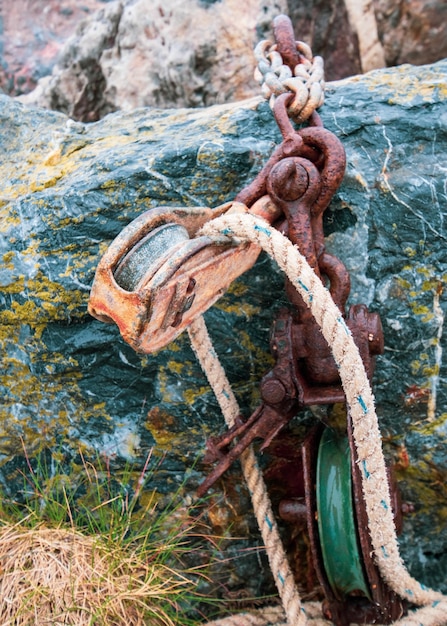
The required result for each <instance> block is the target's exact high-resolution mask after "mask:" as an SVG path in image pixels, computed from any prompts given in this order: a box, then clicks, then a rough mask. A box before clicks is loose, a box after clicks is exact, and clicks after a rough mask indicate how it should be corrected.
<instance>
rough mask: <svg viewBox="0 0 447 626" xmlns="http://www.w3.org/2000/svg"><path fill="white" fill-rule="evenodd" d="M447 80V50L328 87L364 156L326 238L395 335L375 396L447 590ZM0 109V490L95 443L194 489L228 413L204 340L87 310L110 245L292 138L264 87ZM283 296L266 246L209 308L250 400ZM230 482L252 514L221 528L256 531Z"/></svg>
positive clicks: (351, 165)
mask: <svg viewBox="0 0 447 626" xmlns="http://www.w3.org/2000/svg"><path fill="white" fill-rule="evenodd" d="M446 75H447V62H446V61H442V62H439V63H437V64H434V65H432V66H425V67H417V68H416V67H412V66H402V67H398V68H394V69H389V70H380V71H375V72H371V73H369V74H367V75H365V76H358V77H354V78H352V79H348V80H344V81H340V82H338V83H332V84H330V85H329V86H328V89H327V96H326V103H325V105H324V107H323V108H322V109H321V116H322V118H323V121H324V124H325V126H326V127H327V128H328V129H329V130H332V131H333V132H334V133H336V134H337V135H338V136H339V137H340V139H341V140H342V142H343V144H344V146H345V149H346V152H347V159H348V165H347V170H346V176H345V179H344V182H343V184H342V186H341V188H340V190H339V192H338V193H337V195H336V196H335V198H334V201H333V203H332V205H331V207H330V208H329V209H328V211H327V215H326V216H325V228H326V233H327V249H328V250H329V251H330V252H332V253H334V254H336V255H337V256H339V257H340V258H341V259H342V260H343V261H344V263H345V264H346V266H347V267H348V269H349V271H350V272H351V277H352V291H351V302H352V303H360V302H363V303H365V304H367V305H368V306H369V308H370V310H374V311H378V312H379V313H380V314H381V317H382V321H383V326H384V331H385V344H386V348H385V353H384V355H383V356H382V357H380V358H379V359H378V363H377V368H376V375H375V382H374V391H375V395H376V399H377V407H378V414H379V418H380V421H381V426H382V431H383V437H384V446H385V450H386V452H387V456H388V457H389V458H391V459H392V460H393V461H394V462H396V463H397V473H398V477H399V479H400V483H401V488H402V491H403V495H404V499H407V500H409V501H411V502H413V503H414V505H415V512H414V513H412V514H411V515H409V516H408V517H407V518H406V521H405V530H404V534H403V536H402V539H401V545H402V552H403V556H404V558H405V560H406V562H407V564H408V566H409V568H410V570H411V571H412V573H414V575H415V576H417V577H418V578H419V579H420V580H421V581H422V582H424V583H425V584H429V585H434V586H436V587H437V588H439V589H443V590H444V591H447V583H446V579H447V577H446V573H447V487H446V479H447V450H446V447H445V443H446V438H447V394H446V379H447V370H446V364H445V361H446V359H445V357H444V352H445V350H446V348H447V346H446V333H445V332H444V318H445V314H446V309H447V306H446V295H445V293H446V286H447V255H446V252H445V243H446V238H447V229H446V226H445V224H444V220H445V218H446V194H447V165H446V160H445V157H444V155H445V153H446V152H447V133H446V130H447V79H446ZM0 116H1V128H2V133H1V138H2V156H1V157H0V201H1V208H0V342H1V354H2V367H1V373H0V381H1V398H2V400H1V406H0V464H1V467H0V481H1V486H2V489H3V490H4V491H6V492H7V493H10V494H15V493H18V492H19V491H20V489H21V488H22V486H23V480H22V478H21V470H23V468H24V467H25V466H26V465H25V456H24V450H26V454H27V456H28V458H29V459H30V460H31V461H32V460H33V459H35V458H38V457H39V455H42V454H43V455H46V458H49V459H50V460H54V462H55V463H62V464H66V465H67V466H70V464H71V466H72V468H73V467H78V466H79V454H80V453H82V454H83V455H84V456H85V457H87V458H92V459H94V458H95V456H100V457H103V458H106V459H108V460H109V462H110V463H111V466H112V467H113V469H114V471H115V472H116V475H117V476H119V473H120V471H122V469H123V467H124V466H126V465H128V464H131V465H132V466H133V467H135V468H137V470H138V468H141V467H142V465H143V464H144V460H145V459H146V457H147V454H148V451H149V450H150V449H151V448H154V455H155V456H158V457H160V458H161V457H163V458H164V460H163V462H162V463H161V465H160V468H159V470H158V471H157V473H156V476H155V477H154V480H153V482H152V483H151V486H152V487H153V488H154V489H157V490H158V491H159V492H160V493H161V494H166V495H168V496H169V495H170V494H173V493H175V492H177V490H178V488H179V485H181V484H183V482H184V481H185V477H186V480H187V488H185V493H186V491H187V489H191V488H193V487H194V486H196V485H197V484H198V482H199V481H200V479H201V477H202V476H203V468H202V466H201V465H200V462H198V461H199V460H200V456H201V454H202V452H203V449H204V445H205V441H206V438H207V437H208V436H209V435H211V434H216V433H218V432H220V431H221V430H222V424H223V420H222V417H221V415H220V412H219V409H218V407H217V404H216V401H215V399H214V398H213V395H212V393H211V391H210V389H209V387H208V385H207V383H206V381H205V378H204V376H203V374H202V372H201V370H200V367H199V365H198V364H197V362H196V360H195V358H194V355H193V353H192V351H191V348H190V346H189V342H188V339H187V337H186V335H182V336H181V337H180V338H179V339H178V340H176V341H175V342H174V343H173V344H171V345H170V346H168V347H167V348H166V349H165V350H162V351H160V352H159V353H157V354H155V355H150V356H141V355H137V354H136V353H134V352H133V351H132V349H131V348H130V347H128V346H127V345H126V344H125V343H124V342H123V341H122V340H121V338H120V336H119V333H118V330H117V329H116V327H115V326H112V325H106V324H103V323H101V322H99V321H97V320H94V319H92V318H91V317H90V316H89V315H88V313H87V301H88V295H89V288H90V285H91V283H92V280H93V275H94V271H95V267H96V264H97V262H98V260H99V258H100V256H101V254H102V253H103V252H104V251H105V250H106V248H107V246H108V244H109V243H110V241H111V240H112V239H113V238H114V237H115V236H116V235H117V234H118V233H119V232H120V230H121V229H122V228H123V227H124V226H125V225H126V224H127V223H129V222H130V221H131V220H132V219H133V218H135V217H136V216H137V215H139V214H140V213H141V212H142V211H144V210H146V209H148V208H150V207H154V206H158V205H176V206H179V205H180V206H198V205H201V206H203V205H207V206H211V207H214V206H217V205H219V204H221V203H222V202H224V201H226V200H230V199H232V198H233V197H234V196H235V195H236V193H237V191H238V190H240V189H241V188H242V187H243V186H244V185H246V184H247V183H248V182H250V181H251V180H252V178H253V177H254V175H255V173H256V172H257V171H259V169H260V168H261V167H262V164H263V163H264V162H265V160H266V159H267V158H268V156H269V155H270V154H271V151H272V149H273V147H274V144H275V142H278V140H279V134H278V131H277V129H276V127H275V123H274V120H273V117H272V114H271V112H270V109H269V107H268V105H267V103H265V102H264V101H261V100H260V99H253V100H249V101H245V102H242V103H236V104H227V105H223V106H215V107H211V108H207V109H195V110H168V111H166V110H164V111H161V110H155V109H139V110H136V111H134V112H132V113H127V114H124V113H115V114H112V115H110V116H108V117H106V118H105V119H103V120H101V121H99V122H97V123H94V124H90V125H88V124H80V123H75V122H73V121H71V120H69V119H67V118H66V117H65V116H64V115H62V114H59V113H54V112H49V111H46V110H39V109H28V108H25V107H24V106H22V105H21V104H19V103H17V102H15V101H14V100H11V99H9V98H7V97H0ZM283 303H284V295H283V278H282V276H281V275H280V273H279V271H278V270H277V269H276V268H275V267H274V266H273V265H272V263H271V262H270V261H269V260H268V259H267V258H265V257H261V259H260V260H259V261H258V263H257V264H256V266H255V267H254V268H253V269H252V270H251V271H250V272H249V273H248V274H247V275H246V276H244V277H243V278H241V279H240V280H238V281H237V282H236V283H235V284H234V285H233V286H232V287H231V289H230V290H229V292H228V293H227V294H226V295H225V296H224V297H223V298H222V299H221V300H220V301H219V302H218V303H217V304H216V305H215V306H214V307H213V308H212V309H211V310H210V311H209V312H208V313H207V314H206V319H207V322H208V326H209V329H210V332H211V335H212V337H213V340H214V341H215V345H216V350H217V352H218V353H219V355H220V356H221V358H222V362H223V364H224V367H225V369H226V371H227V373H228V376H229V378H230V381H231V382H232V384H233V385H234V390H235V392H236V394H237V396H238V398H239V400H240V402H241V405H242V407H243V409H244V412H245V413H246V414H249V413H250V412H251V410H253V409H254V408H255V407H256V405H257V403H258V401H259V392H258V382H259V380H260V378H261V376H262V375H263V373H264V372H265V371H266V370H267V369H268V368H269V366H270V364H271V360H270V356H269V352H268V334H269V326H270V322H271V319H272V316H273V314H274V312H275V311H276V310H277V309H278V307H279V306H281V304H283ZM300 419H301V418H300V417H298V418H297V421H298V422H299V420H300ZM306 419H307V420H309V418H308V417H306ZM50 465H51V464H50ZM228 485H230V487H231V489H230V487H228V489H227V492H226V497H227V498H228V499H229V500H232V499H233V500H232V502H233V504H232V506H233V509H234V511H235V513H234V515H233V513H232V512H231V511H230V512H229V513H228V512H226V513H224V512H222V514H221V517H220V518H219V520H220V521H216V526H218V525H219V523H220V524H222V527H223V528H225V527H226V526H229V525H230V524H232V525H233V526H232V528H233V529H236V532H237V531H238V529H239V531H241V528H245V529H246V531H247V533H248V532H249V530H250V529H252V528H253V524H252V522H250V523H248V526H244V524H245V523H246V522H245V521H243V520H244V519H245V517H246V516H248V515H249V513H248V512H247V510H244V507H246V506H247V502H246V495H244V494H245V492H244V490H243V488H242V487H241V486H240V480H239V474H238V472H237V470H234V471H233V472H232V473H231V475H230V478H229V479H228ZM235 503H236V504H235ZM238 507H239V508H238ZM233 509H231V510H233ZM222 511H223V509H222ZM217 517H218V516H217ZM217 517H216V519H217ZM222 520H223V521H222ZM247 529H248V530H247ZM241 532H242V531H241ZM244 575H245V574H244ZM261 578H262V577H260V579H261Z"/></svg>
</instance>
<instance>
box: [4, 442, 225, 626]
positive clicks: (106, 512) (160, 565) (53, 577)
mask: <svg viewBox="0 0 447 626" xmlns="http://www.w3.org/2000/svg"><path fill="white" fill-rule="evenodd" d="M80 458H81V464H80V469H81V471H79V472H77V473H76V476H74V475H68V474H66V473H64V472H63V471H62V466H55V465H54V463H53V464H52V465H51V472H49V471H48V469H49V468H48V465H47V464H46V463H45V462H44V460H41V461H40V462H38V463H37V465H36V464H35V463H32V462H31V461H30V460H29V459H27V466H28V471H27V472H26V473H24V474H23V493H22V497H21V499H20V501H19V499H17V500H15V501H11V500H8V499H6V498H3V500H2V504H1V506H0V607H1V609H0V626H6V625H8V626H31V625H33V626H35V625H36V624H39V626H44V625H45V624H48V625H50V624H51V625H52V626H58V625H59V624H61V625H62V624H64V625H66V626H68V625H71V624H73V625H74V624H75V625H77V626H102V625H104V626H118V625H123V626H124V625H126V626H140V625H141V626H143V625H150V626H178V625H179V624H181V625H182V626H194V624H198V623H199V622H200V621H201V617H202V614H201V611H200V607H199V605H202V604H203V603H204V602H207V600H206V599H205V598H204V597H203V596H202V595H201V594H200V593H199V591H198V585H199V583H200V581H202V580H204V578H206V574H205V571H204V569H203V566H202V567H201V566H197V567H192V566H188V565H187V566H185V560H184V558H183V557H184V556H187V558H186V561H187V562H188V563H190V562H191V558H190V557H191V552H192V551H193V550H194V545H195V542H196V541H197V538H198V537H199V538H200V544H201V546H202V549H203V540H204V539H205V540H206V539H207V538H208V539H210V541H211V543H210V545H211V546H212V548H213V547H215V546H214V542H213V541H212V540H211V538H210V537H207V533H206V532H205V531H206V528H204V527H203V526H201V525H200V522H198V520H197V519H193V518H192V517H191V515H190V512H189V510H188V508H187V507H185V506H183V507H181V506H176V505H171V506H165V503H164V505H163V507H161V508H160V510H159V507H158V502H159V500H160V496H159V494H157V493H156V492H155V491H151V490H150V489H148V481H149V479H150V477H151V475H153V472H154V471H155V469H156V467H154V466H153V463H152V460H151V455H150V454H149V455H148V457H147V459H146V462H145V464H144V467H143V469H142V470H141V471H139V472H134V471H133V470H132V469H131V468H128V469H127V470H126V471H125V472H124V474H122V475H121V476H120V477H119V480H117V479H115V478H114V476H113V472H111V470H110V466H109V464H108V462H104V461H100V460H98V462H95V463H94V464H93V463H91V462H88V461H86V460H85V459H84V457H83V456H82V454H81V455H80ZM174 500H175V499H174ZM178 501H179V502H181V501H182V499H181V497H180V496H179V498H178Z"/></svg>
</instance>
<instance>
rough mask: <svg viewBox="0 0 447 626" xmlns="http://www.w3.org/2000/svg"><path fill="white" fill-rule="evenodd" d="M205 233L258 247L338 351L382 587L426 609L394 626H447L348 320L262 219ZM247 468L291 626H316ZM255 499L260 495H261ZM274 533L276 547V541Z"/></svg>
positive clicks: (199, 343)
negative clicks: (393, 492) (409, 524)
mask: <svg viewBox="0 0 447 626" xmlns="http://www.w3.org/2000/svg"><path fill="white" fill-rule="evenodd" d="M200 232H201V234H206V235H208V236H209V237H212V238H214V237H217V238H221V237H222V235H224V236H226V237H228V238H229V239H231V240H236V241H238V242H240V241H241V240H242V241H251V242H253V243H255V244H257V245H259V246H260V247H261V248H262V249H263V250H264V251H265V252H267V254H269V256H270V257H271V258H272V259H273V260H274V261H275V262H276V263H277V264H278V266H279V268H280V269H281V270H282V271H283V272H284V273H285V274H286V276H287V277H288V279H289V280H290V282H291V283H292V284H293V285H294V286H295V289H296V291H297V292H298V293H299V294H300V295H301V296H302V297H303V298H304V300H305V301H306V303H307V304H308V306H309V309H310V311H311V313H312V315H313V317H314V319H315V321H316V322H317V323H318V325H319V326H320V328H321V331H322V334H323V336H324V338H325V339H326V341H327V342H328V344H329V346H330V347H331V349H332V352H333V356H334V359H335V361H336V363H338V364H339V368H340V378H341V381H342V385H343V389H344V391H345V395H346V402H347V404H348V406H349V408H350V413H351V416H352V425H353V437H354V441H355V445H356V448H357V456H358V463H359V465H360V467H361V469H362V472H361V476H362V488H363V495H364V498H365V504H366V510H367V515H368V526H369V532H370V536H371V542H372V546H373V550H374V556H375V559H376V563H377V565H378V567H379V570H380V573H381V575H382V577H383V579H384V580H385V582H386V583H387V584H388V585H389V587H390V588H391V589H393V590H394V591H395V592H396V593H397V594H398V595H400V596H401V597H402V598H406V599H407V600H409V601H410V602H411V603H412V604H415V605H418V606H422V608H420V609H417V610H415V611H411V612H410V613H409V614H408V615H407V616H406V617H403V618H402V619H400V620H398V621H397V622H395V626H397V625H399V626H413V625H414V626H417V625H420V626H442V625H443V624H444V626H445V624H446V623H447V597H446V596H444V595H442V594H441V593H438V592H436V591H433V590H432V589H427V588H425V587H424V586H423V585H422V584H421V583H419V582H418V581H417V580H415V579H414V578H413V577H412V576H411V575H410V574H409V572H408V571H407V569H406V568H405V565H404V563H403V561H402V559H401V556H400V554H399V546H398V542H397V537H396V531H395V526H394V519H393V516H392V507H391V502H390V495H389V489H388V488H387V486H388V478H387V473H386V465H385V459H384V457H383V453H382V446H381V435H380V430H379V424H378V419H377V414H376V411H375V406H374V397H373V395H372V391H371V387H370V384H369V381H368V377H367V374H366V371H365V368H364V365H363V362H362V359H361V357H360V354H359V351H358V348H357V346H356V345H355V343H354V341H353V338H352V335H351V333H347V332H346V325H345V324H344V321H343V319H342V318H341V315H340V310H339V309H338V307H337V305H336V304H335V303H334V301H333V300H332V297H331V295H330V292H329V291H328V289H326V287H325V286H324V285H323V283H322V282H321V280H320V279H319V277H318V276H317V275H316V274H315V272H314V271H313V270H312V268H311V267H310V265H309V264H308V262H307V260H306V259H305V257H304V256H303V255H302V254H301V253H300V252H299V250H298V248H297V247H296V246H294V245H293V244H292V243H291V242H290V241H289V240H288V239H287V238H286V237H285V236H284V235H282V234H281V233H280V232H279V231H277V230H276V229H275V228H273V227H271V226H270V224H268V223H267V222H266V221H265V220H263V219H262V218H259V217H256V216H254V215H250V214H248V213H234V214H231V215H230V214H226V215H221V216H220V217H217V218H216V219H214V220H211V221H210V222H207V223H206V224H205V225H204V226H203V227H202V229H201V231H200ZM309 294H312V298H309ZM201 326H203V321H202V320H196V321H195V322H194V323H193V325H192V327H190V329H189V333H190V338H191V341H192V343H193V347H194V350H195V352H196V354H197V356H198V357H199V360H200V362H201V364H202V367H203V369H204V371H205V373H206V374H207V376H208V380H209V381H210V384H211V387H212V388H213V390H214V393H215V394H216V397H217V399H218V400H219V403H220V405H221V408H222V412H223V413H224V416H225V414H226V412H227V409H226V408H225V406H224V405H225V402H226V400H225V402H224V400H223V398H222V397H221V396H223V395H225V396H227V395H228V390H229V389H230V388H229V383H228V379H226V378H225V373H224V372H223V370H222V366H221V365H220V364H219V365H217V363H216V359H217V357H216V355H215V352H214V350H212V346H211V344H210V343H209V338H208V339H207V340H206V341H205V340H204V339H203V336H201V337H200V338H199V337H198V329H199V328H200V327H201ZM211 356H212V367H211V364H207V363H206V361H207V359H210V358H211ZM219 368H220V372H221V375H222V377H223V380H224V381H225V384H224V387H226V388H227V389H226V391H227V393H226V394H222V393H221V388H222V380H221V381H220V382H219V380H218V379H216V378H214V376H213V375H210V372H211V370H212V369H214V370H215V371H217V369H219ZM230 393H231V389H230ZM232 397H233V402H232V404H233V407H232V410H231V411H229V413H230V414H229V416H228V417H226V421H227V424H228V425H231V423H232V416H231V414H232V413H233V414H234V413H235V412H237V404H236V400H235V399H234V396H232ZM241 460H242V464H243V471H244V476H245V479H246V481H247V483H248V485H249V489H250V492H251V493H252V494H253V496H252V500H253V507H254V510H255V514H256V517H257V519H258V524H259V527H260V529H261V533H262V535H263V539H264V544H265V546H266V550H267V554H268V556H269V560H270V566H271V568H272V572H273V574H274V576H275V581H276V584H277V587H278V591H279V593H280V596H281V599H282V601H283V606H284V610H285V614H286V619H287V624H288V626H301V624H311V623H312V620H310V619H308V618H309V617H310V615H306V612H307V606H306V605H304V606H303V605H302V603H301V600H300V597H299V593H298V590H297V588H296V586H295V585H294V584H293V576H292V574H291V571H290V568H289V567H288V566H287V560H286V558H285V553H284V551H283V548H282V547H281V545H280V541H278V537H279V535H278V533H277V530H276V524H275V521H274V518H273V516H272V514H271V505H270V504H269V502H268V499H267V494H266V489H265V485H264V483H263V480H262V475H261V473H260V470H259V468H258V466H257V463H256V461H255V458H254V456H253V450H252V449H249V450H248V451H247V456H246V458H242V459H241ZM255 492H257V493H256V494H255ZM267 517H268V521H269V524H268V527H267V528H266V523H265V520H266V518H267ZM272 529H273V535H274V540H273V536H271V534H270V533H271V531H272ZM284 574H286V577H287V578H288V579H289V580H288V581H287V583H288V584H286V585H285V584H284V579H285V576H284ZM252 617H253V616H250V617H249V618H248V619H249V621H244V620H243V619H241V620H240V621H237V622H230V621H229V622H228V626H230V625H233V624H237V625H238V626H239V625H240V626H245V624H247V626H248V625H249V624H251V625H253V626H254V625H255V624H256V625H257V624H262V621H261V622H260V621H251V618H252ZM253 619H254V618H253ZM323 623H324V620H323V621H322V622H320V624H323ZM326 623H327V622H326ZM216 626H226V622H225V621H222V622H220V623H218V624H216Z"/></svg>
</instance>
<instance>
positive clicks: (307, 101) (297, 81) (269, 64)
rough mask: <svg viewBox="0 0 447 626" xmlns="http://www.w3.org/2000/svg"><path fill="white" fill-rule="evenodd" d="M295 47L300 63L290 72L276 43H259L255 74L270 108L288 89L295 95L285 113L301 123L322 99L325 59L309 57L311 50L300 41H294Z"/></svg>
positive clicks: (255, 52) (256, 53)
mask: <svg viewBox="0 0 447 626" xmlns="http://www.w3.org/2000/svg"><path fill="white" fill-rule="evenodd" d="M296 49H297V52H298V54H299V59H300V62H299V63H298V64H297V65H296V66H295V67H294V69H293V72H292V70H291V68H290V67H289V66H288V65H285V63H284V62H283V59H282V56H281V54H280V53H279V52H278V50H277V45H276V44H272V43H271V42H270V41H268V40H264V41H261V42H259V43H258V45H257V46H256V48H255V50H254V54H255V57H256V61H257V63H258V66H257V68H256V70H255V74H254V76H255V79H256V80H257V81H258V82H259V84H260V85H261V90H262V95H263V96H264V98H266V99H267V100H269V102H270V106H271V107H272V108H273V106H274V104H275V99H276V97H277V96H279V95H281V94H283V93H287V92H289V93H293V94H295V96H294V99H293V101H292V103H291V104H290V105H289V108H288V113H289V115H290V117H291V118H292V119H293V120H294V121H295V122H297V123H301V122H304V121H306V120H307V119H309V117H310V116H311V115H312V113H313V112H314V111H315V110H316V109H318V107H320V106H321V105H322V104H323V102H324V84H325V83H324V61H323V59H322V57H320V56H315V57H314V56H312V50H311V49H310V47H309V46H308V45H307V44H305V43H304V42H302V41H297V42H296Z"/></svg>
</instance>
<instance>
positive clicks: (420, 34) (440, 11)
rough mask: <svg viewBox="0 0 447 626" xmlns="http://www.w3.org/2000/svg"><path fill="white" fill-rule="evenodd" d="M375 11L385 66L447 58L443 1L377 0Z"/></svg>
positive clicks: (446, 12) (446, 32) (417, 63)
mask: <svg viewBox="0 0 447 626" xmlns="http://www.w3.org/2000/svg"><path fill="white" fill-rule="evenodd" d="M374 10H375V12H376V17H377V28H378V31H379V35H380V39H381V41H382V44H383V48H384V51H385V58H386V62H387V64H388V65H400V64H401V63H414V64H416V65H421V64H423V63H432V62H433V61H437V60H439V59H443V58H445V57H447V36H446V35H447V6H446V4H445V2H437V1H436V0H434V1H432V2H423V1H422V0H410V1H409V2H405V3H401V4H399V3H397V4H396V2H394V1H393V0H376V1H375V2H374Z"/></svg>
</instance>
